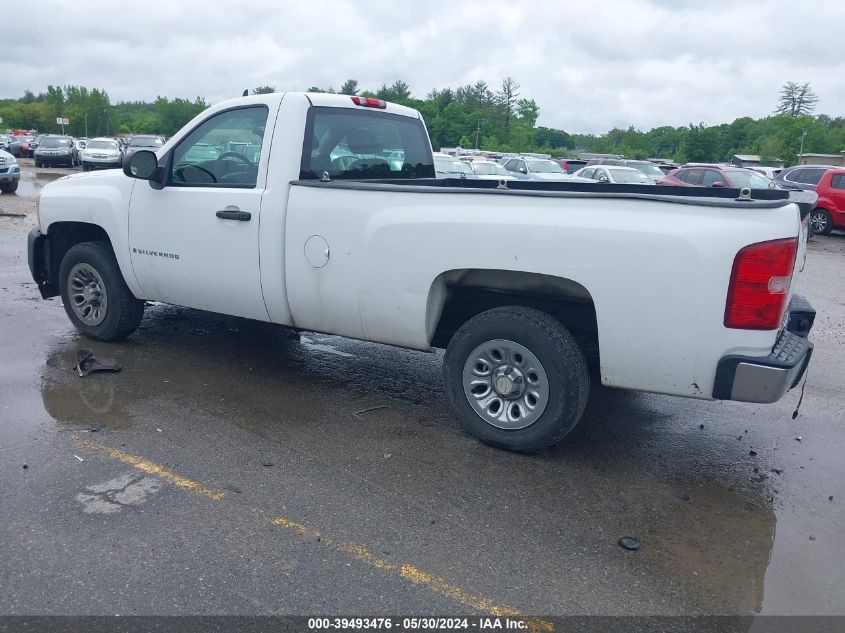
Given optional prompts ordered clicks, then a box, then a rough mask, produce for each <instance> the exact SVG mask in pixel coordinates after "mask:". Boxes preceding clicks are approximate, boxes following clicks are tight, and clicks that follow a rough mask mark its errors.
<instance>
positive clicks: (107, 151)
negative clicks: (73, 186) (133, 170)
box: [80, 137, 123, 171]
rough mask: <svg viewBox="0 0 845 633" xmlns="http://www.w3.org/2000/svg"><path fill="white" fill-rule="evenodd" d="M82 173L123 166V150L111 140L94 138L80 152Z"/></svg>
mask: <svg viewBox="0 0 845 633" xmlns="http://www.w3.org/2000/svg"><path fill="white" fill-rule="evenodd" d="M80 162H81V163H82V171H90V170H91V169H98V168H101V167H104V168H109V167H120V166H121V165H123V150H122V149H121V148H120V143H118V142H117V141H116V140H115V139H113V138H106V137H100V138H94V139H91V140H90V141H88V142H87V143H86V144H85V149H84V150H82V160H81V161H80Z"/></svg>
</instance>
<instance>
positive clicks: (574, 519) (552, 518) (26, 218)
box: [0, 161, 845, 615]
mask: <svg viewBox="0 0 845 633" xmlns="http://www.w3.org/2000/svg"><path fill="white" fill-rule="evenodd" d="M62 173H65V172H64V171H61V170H37V172H36V171H35V170H34V169H32V167H31V165H27V164H26V161H24V181H23V182H22V185H21V187H20V189H19V192H18V194H17V195H3V196H0V350H2V357H1V358H0V481H1V482H2V486H0V516H2V521H0V614H4V615H22V614H124V615H135V614H144V615H148V614H193V613H201V614H271V615H282V614H302V615H314V614H336V613H344V614H360V615H375V614H391V613H392V614H397V613H402V614H411V613H416V614H441V615H443V614H457V613H466V614H472V613H475V614H485V613H494V614H495V613H500V614H505V613H517V612H519V613H524V614H533V615H575V614H602V615H610V614H613V615H616V614H626V615H643V614H649V615H653V614H666V615H672V614H742V615H746V614H757V613H763V614H791V615H794V614H843V613H845V547H843V540H844V539H843V537H845V528H843V526H845V511H844V510H843V508H844V507H845V503H843V502H845V460H843V458H842V455H843V449H845V429H843V426H845V425H843V420H845V378H843V372H844V371H845V353H843V352H845V325H843V324H845V299H843V297H845V292H843V290H845V276H843V274H842V270H843V266H845V234H838V235H837V234H834V235H831V236H826V237H819V236H816V237H814V238H813V239H812V240H811V242H810V247H809V254H808V257H807V264H806V270H805V271H804V275H803V277H802V280H801V285H800V288H799V291H800V292H801V293H802V294H804V295H805V296H806V297H807V298H808V299H809V300H810V302H811V303H812V304H813V305H814V307H815V308H816V309H817V310H818V316H817V319H816V325H815V328H814V330H813V333H812V335H811V339H812V340H813V341H814V343H815V345H816V348H815V354H814V358H813V362H812V364H811V366H810V371H809V377H808V379H807V383H806V392H805V395H804V401H803V404H802V405H801V409H800V414H799V415H798V417H797V419H795V420H793V419H792V413H793V411H794V410H795V407H796V404H797V402H798V397H799V393H798V390H796V391H793V392H791V393H789V394H788V395H787V396H786V397H785V398H784V399H783V400H782V401H781V402H779V403H777V404H774V405H760V406H757V405H749V404H739V403H729V402H700V401H692V400H684V399H678V398H671V397H665V396H658V395H649V394H638V393H628V392H621V391H614V390H609V389H603V388H594V390H593V394H592V397H591V400H590V404H589V406H588V408H587V411H586V414H585V416H584V419H583V421H582V422H581V424H580V426H579V427H578V428H577V429H576V431H574V432H573V434H572V435H570V436H569V437H568V438H567V439H566V440H565V441H564V443H562V444H561V445H559V446H557V447H555V448H554V449H553V450H551V451H548V452H545V453H542V454H539V455H534V456H525V455H515V454H510V453H507V452H503V451H500V450H497V449H493V448H490V447H487V446H485V445H483V444H480V443H479V442H477V441H476V440H474V439H473V438H471V437H469V436H467V435H465V434H464V433H463V432H462V431H461V430H460V429H459V427H458V425H457V423H456V421H455V420H454V418H453V417H452V415H451V413H450V411H449V408H448V405H447V403H446V398H445V395H444V391H443V386H442V382H441V361H442V354H440V353H436V354H424V353H419V352H412V351H407V350H401V349H394V348H390V347H386V346H382V345H376V344H371V343H364V342H357V341H350V340H346V339H341V338H338V337H333V336H326V335H321V334H313V333H296V332H292V331H290V330H287V329H284V328H278V327H272V326H267V325H264V324H260V323H254V322H249V321H244V320H240V319H233V318H228V317H223V316H220V315H215V314H209V313H202V312H197V311H193V310H187V309H183V308H179V307H173V306H166V305H151V306H148V307H147V311H146V316H145V318H144V322H143V324H142V326H141V328H140V330H139V331H138V332H137V333H136V334H135V335H133V336H132V337H131V338H130V339H129V340H128V341H126V342H124V343H119V344H105V343H97V342H93V341H88V340H86V339H84V338H82V337H80V336H79V335H78V334H77V333H76V332H75V331H74V330H73V329H72V327H71V326H70V324H69V322H68V320H67V318H66V316H65V314H64V310H63V308H62V306H61V302H60V300H59V299H58V298H57V299H53V300H49V301H43V300H41V298H40V296H39V295H38V292H37V290H36V288H35V285H34V284H33V283H32V280H31V278H30V275H29V270H28V268H27V262H26V239H25V238H26V234H27V232H28V231H29V229H30V228H32V227H33V226H35V224H36V217H35V202H36V196H37V195H38V192H39V191H40V189H41V187H43V185H44V184H45V183H46V182H49V181H50V180H51V179H53V178H55V177H57V176H58V175H60V174H62ZM83 348H84V349H90V350H93V351H94V352H95V353H96V354H98V355H100V356H103V357H109V358H113V359H115V360H117V361H118V362H119V363H120V365H121V366H122V371H121V372H120V373H117V374H105V373H103V374H93V375H91V376H88V377H85V378H80V377H79V376H78V375H77V374H76V373H75V371H74V370H73V367H74V365H75V363H76V354H77V352H78V350H79V349H83ZM644 361H645V362H647V359H644ZM624 535H630V536H634V537H636V538H637V539H638V540H639V541H640V543H641V548H640V549H639V551H626V550H624V549H622V548H621V547H619V545H618V544H617V541H618V539H619V538H620V537H621V536H624Z"/></svg>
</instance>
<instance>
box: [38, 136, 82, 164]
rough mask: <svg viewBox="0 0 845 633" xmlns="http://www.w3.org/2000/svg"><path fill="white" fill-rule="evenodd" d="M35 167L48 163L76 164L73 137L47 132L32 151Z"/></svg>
mask: <svg viewBox="0 0 845 633" xmlns="http://www.w3.org/2000/svg"><path fill="white" fill-rule="evenodd" d="M34 158H35V167H36V168H38V167H45V166H48V165H67V166H68V167H74V166H75V165H76V154H75V152H74V145H73V139H72V138H71V137H69V136H53V135H52V134H48V135H46V136H43V137H42V138H41V143H40V144H39V145H38V147H37V148H36V150H35V152H34Z"/></svg>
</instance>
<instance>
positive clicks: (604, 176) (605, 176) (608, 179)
mask: <svg viewBox="0 0 845 633" xmlns="http://www.w3.org/2000/svg"><path fill="white" fill-rule="evenodd" d="M599 182H610V178H608V177H607V174H602V175H601V176H599Z"/></svg>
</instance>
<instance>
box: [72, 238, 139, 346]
mask: <svg viewBox="0 0 845 633" xmlns="http://www.w3.org/2000/svg"><path fill="white" fill-rule="evenodd" d="M59 289H60V291H61V295H62V302H63V303H64V308H65V312H67V315H68V317H69V318H70V320H71V323H73V325H74V327H76V329H77V330H79V331H80V332H82V334H84V335H85V336H87V337H88V338H92V339H96V340H98V341H119V340H122V339H125V338H126V337H127V336H129V335H130V334H132V332H134V331H135V330H136V329H137V328H138V325H139V324H140V323H141V319H142V318H143V316H144V302H143V301H140V300H138V299H136V298H135V297H134V295H133V294H132V292H131V291H130V290H129V288H128V287H127V286H126V282H125V281H124V280H123V275H122V274H121V272H120V267H119V266H118V265H117V260H116V259H115V257H114V253H113V252H112V250H111V248H110V247H109V246H108V245H107V244H105V243H103V242H82V243H81V244H76V245H75V246H73V247H71V248H70V249H69V250H68V252H67V253H66V254H65V256H64V258H63V259H62V263H61V266H59Z"/></svg>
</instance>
